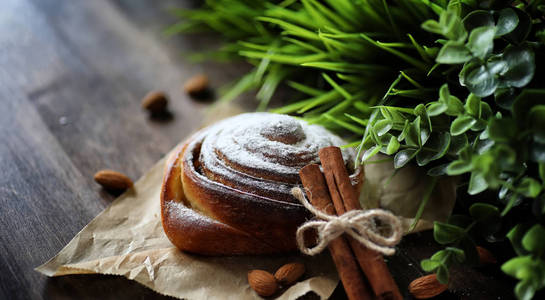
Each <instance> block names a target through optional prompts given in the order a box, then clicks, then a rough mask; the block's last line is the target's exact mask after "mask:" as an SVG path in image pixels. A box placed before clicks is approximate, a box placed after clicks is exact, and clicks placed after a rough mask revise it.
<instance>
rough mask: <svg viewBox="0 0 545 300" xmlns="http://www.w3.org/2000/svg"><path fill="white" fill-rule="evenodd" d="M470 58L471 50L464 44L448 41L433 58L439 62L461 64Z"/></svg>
mask: <svg viewBox="0 0 545 300" xmlns="http://www.w3.org/2000/svg"><path fill="white" fill-rule="evenodd" d="M471 58H472V56H471V51H469V49H468V48H467V47H466V46H465V45H464V44H459V43H457V42H453V41H448V42H447V43H446V44H445V45H443V47H442V48H441V50H440V51H439V54H437V58H436V59H435V60H436V61H437V62H438V63H440V64H462V63H465V62H466V61H468V60H470V59H471Z"/></svg>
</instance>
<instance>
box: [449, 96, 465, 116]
mask: <svg viewBox="0 0 545 300" xmlns="http://www.w3.org/2000/svg"><path fill="white" fill-rule="evenodd" d="M463 112H464V105H463V104H462V101H460V99H458V98H457V97H456V96H452V95H451V96H449V97H448V100H447V110H446V111H445V114H447V115H449V116H458V115H459V114H461V113H463Z"/></svg>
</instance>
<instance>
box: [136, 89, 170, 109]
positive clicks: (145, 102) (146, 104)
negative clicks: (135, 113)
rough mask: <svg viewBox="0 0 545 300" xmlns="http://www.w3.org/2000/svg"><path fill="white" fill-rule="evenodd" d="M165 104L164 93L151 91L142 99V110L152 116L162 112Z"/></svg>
mask: <svg viewBox="0 0 545 300" xmlns="http://www.w3.org/2000/svg"><path fill="white" fill-rule="evenodd" d="M167 104H168V99H167V96H166V95H165V93H163V92H159V91H151V92H149V93H148V94H147V95H146V96H145V97H144V99H142V108H143V109H145V110H147V111H149V112H150V113H152V114H158V113H161V112H164V111H165V110H166V108H167Z"/></svg>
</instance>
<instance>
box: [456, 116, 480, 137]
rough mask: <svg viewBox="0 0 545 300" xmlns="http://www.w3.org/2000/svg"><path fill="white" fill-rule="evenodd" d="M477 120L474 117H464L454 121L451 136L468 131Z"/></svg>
mask: <svg viewBox="0 0 545 300" xmlns="http://www.w3.org/2000/svg"><path fill="white" fill-rule="evenodd" d="M476 122H477V120H475V118H473V117H472V116H468V115H462V116H459V117H458V118H456V119H454V121H452V124H451V125H450V134H451V135H460V134H462V133H464V132H466V131H468V130H469V129H470V128H471V126H473V125H474V124H475V123H476Z"/></svg>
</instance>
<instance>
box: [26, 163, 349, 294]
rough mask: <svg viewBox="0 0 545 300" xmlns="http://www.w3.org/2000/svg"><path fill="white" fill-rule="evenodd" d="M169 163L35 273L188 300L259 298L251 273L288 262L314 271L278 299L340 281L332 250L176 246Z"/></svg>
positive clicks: (323, 291) (330, 288) (330, 286)
mask: <svg viewBox="0 0 545 300" xmlns="http://www.w3.org/2000/svg"><path fill="white" fill-rule="evenodd" d="M163 167H164V159H162V160H161V161H159V162H158V163H157V164H156V165H155V166H154V167H152V168H151V170H149V171H148V172H147V173H146V174H145V175H144V176H143V177H142V178H141V179H140V180H138V182H136V183H135V185H134V187H133V188H132V189H130V190H128V191H127V192H126V193H124V194H123V195H121V196H120V197H119V198H118V199H116V200H115V201H114V202H113V203H112V204H111V205H110V206H109V207H108V208H106V209H105V210H104V211H103V212H102V213H101V214H100V215H98V216H97V217H96V218H95V219H93V220H92V221H91V222H90V223H89V224H88V225H87V226H85V227H84V228H83V229H82V230H81V231H80V232H79V233H78V234H77V235H76V236H75V237H74V238H73V239H72V241H70V242H69V243H68V245H66V247H64V249H62V250H61V251H60V252H59V253H58V254H57V255H56V256H55V257H53V258H52V259H51V260H49V261H48V262H46V263H45V264H43V265H41V266H39V267H38V268H36V270H37V271H38V272H40V273H43V274H45V275H47V276H61V275H69V274H93V273H100V274H112V275H122V276H125V277H127V278H128V279H131V280H136V281H137V282H139V283H141V284H143V285H145V286H147V287H149V288H151V289H152V290H154V291H156V292H158V293H160V294H164V295H169V296H173V297H178V298H184V299H259V296H257V294H256V293H255V292H254V291H253V290H252V289H251V288H250V287H249V285H248V283H247V278H246V276H247V272H248V271H249V270H252V269H263V270H268V271H270V272H274V271H275V270H276V269H277V268H279V267H280V266H281V265H283V264H284V263H287V262H293V261H301V262H303V263H304V264H305V266H306V267H307V273H306V275H305V277H304V278H306V279H305V280H303V281H302V282H299V283H298V284H296V285H293V286H292V287H290V288H289V289H288V290H286V291H285V292H284V293H282V294H281V295H280V296H279V297H278V299H295V298H297V297H298V296H302V295H304V294H306V293H307V292H309V291H313V292H315V293H316V294H318V295H319V296H320V297H321V298H327V297H329V296H330V295H331V293H332V292H333V290H334V289H335V286H336V285H337V283H338V277H337V273H336V270H335V266H334V265H333V263H332V262H331V259H330V258H329V256H328V254H327V253H324V254H322V255H320V256H317V257H312V258H311V257H303V256H297V255H291V256H239V257H205V256H198V255H192V254H187V253H184V252H182V251H179V250H178V249H176V248H175V247H174V246H173V245H172V244H171V243H170V241H169V240H168V238H167V237H166V235H165V234H164V232H163V228H162V225H161V214H160V203H159V195H160V188H161V181H162V176H163Z"/></svg>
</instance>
